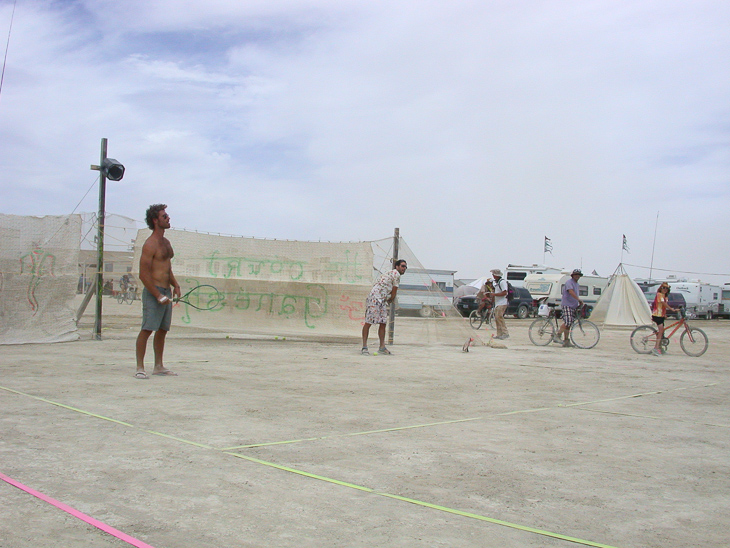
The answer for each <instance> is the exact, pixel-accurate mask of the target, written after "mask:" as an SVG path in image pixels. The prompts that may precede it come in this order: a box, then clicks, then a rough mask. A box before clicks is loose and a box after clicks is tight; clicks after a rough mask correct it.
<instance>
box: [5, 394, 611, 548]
mask: <svg viewBox="0 0 730 548" xmlns="http://www.w3.org/2000/svg"><path fill="white" fill-rule="evenodd" d="M0 390H6V391H7V392H12V393H14V394H18V395H21V396H26V397H29V398H32V399H35V400H38V401H42V402H44V403H48V404H50V405H54V406H57V407H61V408H63V409H68V410H70V411H75V412H77V413H81V414H83V415H87V416H89V417H94V418H97V419H102V420H105V421H109V422H113V423H116V424H120V425H122V426H127V427H130V428H134V429H135V430H140V431H142V432H146V433H148V434H152V435H155V436H161V437H164V438H167V439H171V440H175V441H179V442H181V443H185V444H188V445H193V446H195V447H200V448H202V449H209V450H213V451H216V452H219V453H222V454H224V455H230V456H233V457H236V458H239V459H243V460H246V461H249V462H253V463H256V464H261V465H264V466H268V467H271V468H276V469H277V470H282V471H284V472H289V473H293V474H297V475H300V476H304V477H307V478H312V479H316V480H320V481H325V482H327V483H331V484H334V485H339V486H342V487H347V488H350V489H356V490H358V491H364V492H366V493H372V494H374V495H378V496H381V497H387V498H390V499H394V500H400V501H403V502H408V503H411V504H416V505H418V506H422V507H424V508H431V509H434V510H439V511H442V512H447V513H450V514H454V515H457V516H462V517H466V518H471V519H478V520H480V521H485V522H488V523H493V524H495V525H502V526H505V527H509V528H512V529H517V530H520V531H525V532H528V533H535V534H538V535H542V536H546V537H552V538H556V539H561V540H566V541H569V542H573V543H576V544H582V545H584V546H594V547H596V548H616V547H615V546H610V545H608V544H600V543H597V542H593V541H590V540H583V539H579V538H574V537H569V536H566V535H561V534H559V533H552V532H550V531H544V530H541V529H535V528H533V527H528V526H526V525H519V524H516V523H510V522H508V521H502V520H498V519H496V518H490V517H487V516H481V515H479V514H472V513H469V512H462V511H461V510H456V509H453V508H448V507H446V506H439V505H436V504H431V503H428V502H423V501H419V500H416V499H409V498H406V497H401V496H399V495H392V494H390V493H382V492H378V491H375V490H374V489H371V488H370V487H364V486H362V485H357V484H354V483H348V482H344V481H340V480H336V479H333V478H328V477H325V476H320V475H317V474H312V473H310V472H305V471H303V470H297V469H296V468H290V467H288V466H283V465H280V464H276V463H273V462H268V461H264V460H261V459H257V458H254V457H249V456H246V455H241V454H240V453H233V452H229V451H221V450H219V449H216V448H215V447H212V446H210V445H206V444H202V443H196V442H193V441H189V440H185V439H183V438H178V437H176V436H170V435H168V434H163V433H161V432H155V431H154V430H147V429H144V428H140V427H138V426H135V425H133V424H129V423H127V422H123V421H119V420H116V419H112V418H109V417H105V416H103V415H98V414H96V413H91V412H89V411H84V410H83V409H78V408H76V407H72V406H70V405H65V404H62V403H58V402H54V401H52V400H49V399H46V398H41V397H39V396H33V395H32V394H26V393H25V392H20V391H19V390H13V389H12V388H6V387H4V386H0ZM463 420H474V419H463Z"/></svg>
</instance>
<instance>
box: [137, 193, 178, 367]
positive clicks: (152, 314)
mask: <svg viewBox="0 0 730 548" xmlns="http://www.w3.org/2000/svg"><path fill="white" fill-rule="evenodd" d="M166 209H167V206H166V205H165V204H154V205H151V206H150V207H149V208H148V209H147V219H146V220H147V226H148V227H150V230H152V235H151V236H150V237H149V238H147V241H146V242H145V243H144V246H142V258H141V259H140V261H139V279H140V281H141V282H142V283H143V284H144V289H143V290H142V330H141V331H140V332H139V335H137V372H136V373H135V374H134V377H135V378H136V379H148V378H149V377H148V376H147V373H146V372H145V370H144V355H145V352H146V351H147V340H148V339H149V338H150V335H151V334H152V332H153V331H155V337H154V339H153V341H152V348H153V349H154V351H155V366H154V368H153V369H152V374H153V375H164V376H175V375H177V373H173V372H172V371H170V370H169V369H166V368H165V366H164V365H162V353H163V351H164V349H165V337H166V336H167V332H168V331H169V330H170V323H171V320H172V297H173V295H174V296H175V297H180V284H178V283H177V280H176V279H175V275H174V274H173V273H172V263H171V261H172V258H173V256H174V255H175V252H174V251H173V250H172V245H170V241H169V240H168V239H167V238H165V229H166V228H170V217H169V216H168V215H167V212H166V211H165V210H166ZM170 286H172V287H173V291H174V293H173V292H171V291H170Z"/></svg>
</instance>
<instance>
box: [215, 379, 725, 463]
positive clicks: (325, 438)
mask: <svg viewBox="0 0 730 548" xmlns="http://www.w3.org/2000/svg"><path fill="white" fill-rule="evenodd" d="M715 385H717V383H714V382H713V383H710V384H699V385H695V386H686V387H680V388H671V389H668V390H656V391H653V392H642V393H639V394H630V395H628V396H618V397H615V398H606V399H603V400H595V401H589V402H578V403H565V404H564V403H560V404H558V405H556V406H554V407H535V408H532V409H518V410H516V411H504V412H502V413H494V414H492V415H486V416H484V417H472V418H469V419H454V420H449V421H440V422H431V423H426V424H414V425H410V426H398V427H395V428H383V429H380V430H367V431H365V432H348V433H346V434H332V435H330V436H318V437H314V438H301V439H296V440H282V441H270V442H263V443H250V444H245V445H234V446H233V447H221V448H219V450H220V451H233V450H236V449H251V448H254V447H269V446H272V445H287V444H290V443H302V442H305V441H319V440H327V439H333V438H343V437H346V436H362V435H364V434H381V433H384V432H397V431H399V430H409V429H412V428H425V427H429V426H440V425H444V424H456V423H460V422H470V421H478V420H484V419H487V418H490V417H505V416H509V415H518V414H521V413H538V412H540V411H552V410H555V409H565V408H568V407H580V406H584V405H591V404H595V403H604V402H609V401H618V400H625V399H630V398H639V397H642V396H652V395H656V394H663V393H665V392H676V391H679V390H691V389H694V388H706V387H708V386H715ZM637 416H638V415H637ZM718 426H720V425H718Z"/></svg>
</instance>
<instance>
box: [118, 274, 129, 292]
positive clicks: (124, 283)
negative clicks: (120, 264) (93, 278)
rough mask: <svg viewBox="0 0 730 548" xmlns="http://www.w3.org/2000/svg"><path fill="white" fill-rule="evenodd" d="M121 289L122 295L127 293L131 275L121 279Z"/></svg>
mask: <svg viewBox="0 0 730 548" xmlns="http://www.w3.org/2000/svg"><path fill="white" fill-rule="evenodd" d="M119 288H120V289H121V291H122V293H126V292H127V290H128V289H129V274H125V275H124V276H122V277H121V278H120V279H119Z"/></svg>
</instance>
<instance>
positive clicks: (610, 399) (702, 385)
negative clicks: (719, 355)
mask: <svg viewBox="0 0 730 548" xmlns="http://www.w3.org/2000/svg"><path fill="white" fill-rule="evenodd" d="M717 384H718V383H716V382H711V383H710V384H697V385H694V386H682V387H679V388H668V389H667V390H654V391H652V392H642V393H639V394H631V395H629V396H618V397H615V398H606V399H603V400H594V401H583V402H578V403H564V404H563V403H561V404H560V405H558V407H579V406H581V405H592V404H594V403H604V402H608V401H618V400H627V399H629V398H641V397H643V396H655V395H657V394H664V393H665V392H679V391H681V390H694V389H695V388H707V387H709V386H717Z"/></svg>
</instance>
